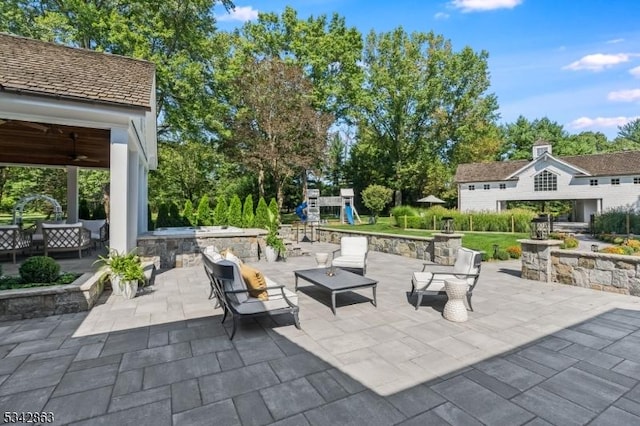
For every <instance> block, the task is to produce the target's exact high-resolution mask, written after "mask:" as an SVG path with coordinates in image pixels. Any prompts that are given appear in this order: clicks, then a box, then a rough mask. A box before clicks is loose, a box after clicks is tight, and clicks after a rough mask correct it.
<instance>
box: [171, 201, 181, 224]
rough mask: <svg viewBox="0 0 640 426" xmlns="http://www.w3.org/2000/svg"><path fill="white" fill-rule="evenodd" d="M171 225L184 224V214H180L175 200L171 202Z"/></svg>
mask: <svg viewBox="0 0 640 426" xmlns="http://www.w3.org/2000/svg"><path fill="white" fill-rule="evenodd" d="M169 223H170V225H169V226H182V216H181V215H180V209H179V208H178V205H177V204H176V203H174V202H171V204H169Z"/></svg>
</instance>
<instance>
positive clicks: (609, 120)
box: [569, 117, 640, 129]
mask: <svg viewBox="0 0 640 426" xmlns="http://www.w3.org/2000/svg"><path fill="white" fill-rule="evenodd" d="M638 118H640V117H596V118H589V117H580V118H578V119H575V120H573V121H572V122H571V123H569V127H571V128H573V129H584V128H587V127H618V126H624V125H625V124H627V123H628V122H630V121H633V120H637V119H638Z"/></svg>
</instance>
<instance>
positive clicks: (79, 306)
mask: <svg viewBox="0 0 640 426" xmlns="http://www.w3.org/2000/svg"><path fill="white" fill-rule="evenodd" d="M101 275H102V272H96V273H90V272H88V273H85V274H82V275H81V276H80V277H79V278H78V279H77V280H75V281H74V282H72V283H71V284H65V285H55V286H47V287H32V288H25V289H20V290H2V291H0V321H9V320H20V319H26V318H34V317H46V316H50V315H59V314H69V313H76V312H82V311H88V310H89V309H91V308H92V307H93V305H95V303H96V301H97V300H98V298H99V297H100V295H101V294H102V291H103V290H104V283H103V282H101V281H100V276H101Z"/></svg>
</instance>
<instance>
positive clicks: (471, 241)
mask: <svg viewBox="0 0 640 426" xmlns="http://www.w3.org/2000/svg"><path fill="white" fill-rule="evenodd" d="M362 220H363V222H366V219H365V218H363V219H362ZM328 227H330V228H336V229H350V230H353V231H364V232H382V233H385V234H393V235H409V236H420V237H430V236H431V235H433V233H434V231H427V230H423V229H402V228H399V227H397V226H395V225H393V224H392V223H391V221H390V219H389V218H387V217H383V218H379V219H378V222H377V223H376V224H373V225H369V224H362V225H340V224H330V225H328ZM463 235H464V236H463V237H462V245H463V246H464V247H467V248H470V249H472V250H478V251H484V252H485V253H487V255H488V256H489V257H492V256H493V245H494V244H497V245H498V248H499V249H501V250H505V249H506V248H507V247H509V246H519V245H520V243H518V241H517V240H520V239H523V238H528V237H529V235H528V234H526V233H502V232H463Z"/></svg>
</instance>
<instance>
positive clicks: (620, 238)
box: [612, 237, 624, 244]
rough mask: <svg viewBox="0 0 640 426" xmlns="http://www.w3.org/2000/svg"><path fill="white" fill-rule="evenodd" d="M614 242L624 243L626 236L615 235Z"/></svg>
mask: <svg viewBox="0 0 640 426" xmlns="http://www.w3.org/2000/svg"><path fill="white" fill-rule="evenodd" d="M612 242H613V244H622V243H624V238H622V237H614V238H613V241H612Z"/></svg>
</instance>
